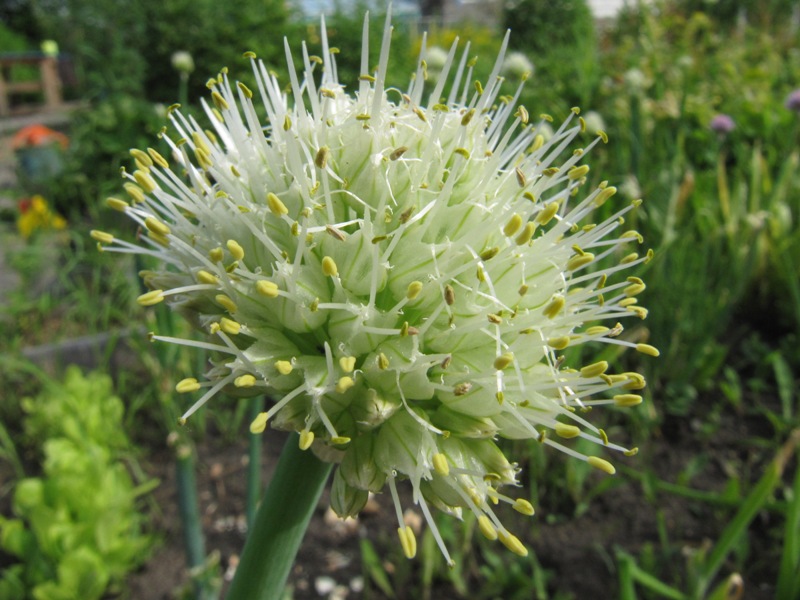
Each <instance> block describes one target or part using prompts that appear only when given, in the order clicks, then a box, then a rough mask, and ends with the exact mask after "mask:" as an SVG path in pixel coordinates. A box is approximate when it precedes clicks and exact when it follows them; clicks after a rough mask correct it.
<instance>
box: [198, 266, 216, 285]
mask: <svg viewBox="0 0 800 600" xmlns="http://www.w3.org/2000/svg"><path fill="white" fill-rule="evenodd" d="M197 281H199V282H200V283H207V284H208V285H217V284H218V283H219V279H217V276H216V275H214V274H213V273H209V272H208V271H204V270H202V269H201V270H200V271H198V272H197Z"/></svg>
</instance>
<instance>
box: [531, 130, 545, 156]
mask: <svg viewBox="0 0 800 600" xmlns="http://www.w3.org/2000/svg"><path fill="white" fill-rule="evenodd" d="M542 146H544V136H543V135H542V134H541V133H537V134H536V137H535V138H533V143H532V144H531V148H530V151H531V152H536V151H537V150H539V149H540V148H541V147H542Z"/></svg>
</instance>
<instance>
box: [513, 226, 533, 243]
mask: <svg viewBox="0 0 800 600" xmlns="http://www.w3.org/2000/svg"><path fill="white" fill-rule="evenodd" d="M534 231H536V225H535V224H534V223H531V222H530V221H528V222H527V223H526V224H525V227H523V228H522V231H521V232H520V234H519V235H518V236H517V239H516V240H514V241H515V242H516V243H517V246H524V245H525V244H527V243H528V242H530V241H531V238H532V237H533V232H534Z"/></svg>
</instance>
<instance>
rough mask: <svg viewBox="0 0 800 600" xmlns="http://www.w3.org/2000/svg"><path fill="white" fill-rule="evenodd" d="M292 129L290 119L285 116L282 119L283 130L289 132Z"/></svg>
mask: <svg viewBox="0 0 800 600" xmlns="http://www.w3.org/2000/svg"><path fill="white" fill-rule="evenodd" d="M291 128H292V118H291V117H290V116H289V115H288V114H287V115H286V116H284V117H283V130H284V131H289V130H290V129H291Z"/></svg>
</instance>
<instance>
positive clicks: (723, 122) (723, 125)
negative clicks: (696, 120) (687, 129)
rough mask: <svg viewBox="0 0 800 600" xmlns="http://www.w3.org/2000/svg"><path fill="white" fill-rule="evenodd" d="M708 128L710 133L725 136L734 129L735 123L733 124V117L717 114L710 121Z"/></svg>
mask: <svg viewBox="0 0 800 600" xmlns="http://www.w3.org/2000/svg"><path fill="white" fill-rule="evenodd" d="M709 127H710V128H711V131H716V132H717V133H718V134H720V135H727V134H729V133H730V132H731V131H733V130H734V129H736V123H734V121H733V117H731V116H730V115H726V114H718V115H714V118H713V119H711V123H709Z"/></svg>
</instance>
